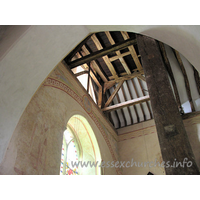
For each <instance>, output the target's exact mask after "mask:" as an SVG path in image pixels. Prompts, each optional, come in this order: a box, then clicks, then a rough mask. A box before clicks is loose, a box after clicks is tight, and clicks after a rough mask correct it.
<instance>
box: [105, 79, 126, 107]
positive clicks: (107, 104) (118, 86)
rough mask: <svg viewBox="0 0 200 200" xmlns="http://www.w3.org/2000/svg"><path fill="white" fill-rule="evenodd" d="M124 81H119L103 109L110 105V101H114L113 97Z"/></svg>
mask: <svg viewBox="0 0 200 200" xmlns="http://www.w3.org/2000/svg"><path fill="white" fill-rule="evenodd" d="M123 82H124V80H122V81H120V82H119V83H118V85H117V87H116V88H115V90H114V92H113V93H112V95H111V96H110V97H109V98H108V100H107V102H106V103H105V106H104V107H107V106H109V105H110V103H111V101H112V100H113V99H114V97H115V96H116V94H117V92H118V91H119V89H120V88H121V86H122V84H123Z"/></svg>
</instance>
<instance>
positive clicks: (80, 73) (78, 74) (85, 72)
mask: <svg viewBox="0 0 200 200" xmlns="http://www.w3.org/2000/svg"><path fill="white" fill-rule="evenodd" d="M83 74H88V70H86V71H82V72H79V73H76V74H74V75H75V76H76V77H78V76H81V75H83Z"/></svg>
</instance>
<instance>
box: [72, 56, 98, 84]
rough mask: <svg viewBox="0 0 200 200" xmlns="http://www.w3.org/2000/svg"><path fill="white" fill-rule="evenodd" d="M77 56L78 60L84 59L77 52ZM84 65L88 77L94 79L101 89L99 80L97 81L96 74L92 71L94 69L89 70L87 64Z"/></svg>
mask: <svg viewBox="0 0 200 200" xmlns="http://www.w3.org/2000/svg"><path fill="white" fill-rule="evenodd" d="M76 55H77V57H78V58H81V57H82V56H81V55H80V53H79V52H77V54H76ZM83 65H84V68H85V69H87V72H88V75H89V76H91V77H92V79H93V80H94V82H95V83H96V84H97V86H98V87H101V84H100V83H99V80H98V79H97V77H96V75H95V74H94V72H93V71H92V69H90V70H89V66H88V65H87V64H83ZM80 73H81V72H80ZM75 75H76V74H75Z"/></svg>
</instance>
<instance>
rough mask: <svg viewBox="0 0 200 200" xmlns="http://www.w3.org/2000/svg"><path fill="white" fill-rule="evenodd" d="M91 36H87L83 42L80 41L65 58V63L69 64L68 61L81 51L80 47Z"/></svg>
mask: <svg viewBox="0 0 200 200" xmlns="http://www.w3.org/2000/svg"><path fill="white" fill-rule="evenodd" d="M91 35H92V34H89V35H88V36H87V37H86V38H85V39H84V40H83V41H81V42H80V43H79V44H78V45H77V46H76V47H75V48H74V49H73V50H72V51H71V52H70V53H69V54H68V56H67V57H66V62H67V63H69V62H70V60H71V59H72V58H73V57H74V56H75V54H76V53H77V52H78V51H79V50H80V49H81V47H82V46H83V45H84V44H85V43H86V42H87V40H88V39H89V38H90V37H91ZM77 66H78V65H77Z"/></svg>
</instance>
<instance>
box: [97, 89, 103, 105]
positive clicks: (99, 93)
mask: <svg viewBox="0 0 200 200" xmlns="http://www.w3.org/2000/svg"><path fill="white" fill-rule="evenodd" d="M102 98H103V89H102V86H101V87H99V92H98V102H97V105H98V107H99V108H101V107H102Z"/></svg>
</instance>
